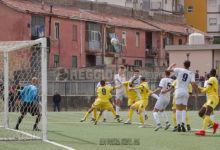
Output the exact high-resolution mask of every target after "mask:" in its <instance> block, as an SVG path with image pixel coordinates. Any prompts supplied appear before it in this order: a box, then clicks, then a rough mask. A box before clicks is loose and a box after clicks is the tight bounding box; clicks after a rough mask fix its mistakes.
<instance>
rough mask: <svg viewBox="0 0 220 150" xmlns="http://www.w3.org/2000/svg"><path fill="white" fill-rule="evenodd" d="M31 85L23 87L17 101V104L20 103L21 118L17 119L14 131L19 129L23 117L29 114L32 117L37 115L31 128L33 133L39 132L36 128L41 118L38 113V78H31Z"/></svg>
mask: <svg viewBox="0 0 220 150" xmlns="http://www.w3.org/2000/svg"><path fill="white" fill-rule="evenodd" d="M31 82H32V84H31V85H28V86H25V87H24V89H23V90H22V91H21V94H20V98H19V100H18V101H17V103H18V104H19V103H20V106H21V109H20V112H21V116H20V117H19V118H18V121H17V124H16V127H15V129H16V130H18V129H19V125H20V123H21V121H22V119H23V118H24V117H25V115H26V114H27V113H30V114H31V115H32V116H35V115H37V118H36V121H35V124H34V126H33V130H34V131H40V130H39V129H38V127H37V124H38V122H39V121H40V118H41V113H40V105H39V99H38V96H37V95H38V88H37V85H38V78H37V77H33V78H32V81H31Z"/></svg>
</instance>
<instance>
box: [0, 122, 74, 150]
mask: <svg viewBox="0 0 220 150" xmlns="http://www.w3.org/2000/svg"><path fill="white" fill-rule="evenodd" d="M0 127H2V126H0ZM5 129H7V130H10V131H15V132H18V133H22V134H24V135H27V136H29V137H32V138H34V139H37V140H41V139H42V138H40V137H38V136H35V135H32V134H30V133H27V132H23V131H19V130H15V129H10V128H5ZM43 141H44V142H46V143H49V144H53V145H55V146H58V147H62V148H64V149H66V150H75V149H73V148H71V147H68V146H65V145H62V144H59V143H56V142H53V141H49V140H43Z"/></svg>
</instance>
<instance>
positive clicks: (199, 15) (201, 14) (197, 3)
mask: <svg viewBox="0 0 220 150" xmlns="http://www.w3.org/2000/svg"><path fill="white" fill-rule="evenodd" d="M189 6H193V12H188V11H187V8H188V7H189ZM184 7H185V8H184V11H185V17H186V23H187V24H188V25H190V26H193V27H195V28H197V29H199V30H201V31H203V32H207V3H206V0H185V5H184Z"/></svg>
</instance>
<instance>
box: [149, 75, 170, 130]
mask: <svg viewBox="0 0 220 150" xmlns="http://www.w3.org/2000/svg"><path fill="white" fill-rule="evenodd" d="M172 82H173V80H172V79H171V78H170V72H168V71H165V78H163V79H161V80H160V84H159V87H158V88H157V89H156V90H155V91H154V92H153V93H157V92H160V91H164V90H166V89H169V88H170V87H171V86H172ZM169 102H170V92H167V93H164V94H163V93H162V92H160V95H159V99H158V100H157V102H156V104H155V106H154V110H153V116H154V120H155V122H156V124H157V127H156V128H155V129H154V131H158V130H159V129H160V128H162V126H161V124H160V119H159V115H158V112H159V111H160V113H161V116H162V117H163V119H164V121H165V123H166V127H165V130H167V129H168V128H169V127H170V123H169V121H168V117H167V115H166V113H165V112H164V110H165V109H166V107H167V105H168V104H169Z"/></svg>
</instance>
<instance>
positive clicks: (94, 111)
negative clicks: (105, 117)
mask: <svg viewBox="0 0 220 150" xmlns="http://www.w3.org/2000/svg"><path fill="white" fill-rule="evenodd" d="M93 114H94V119H95V120H96V114H97V109H94V110H93Z"/></svg>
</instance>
